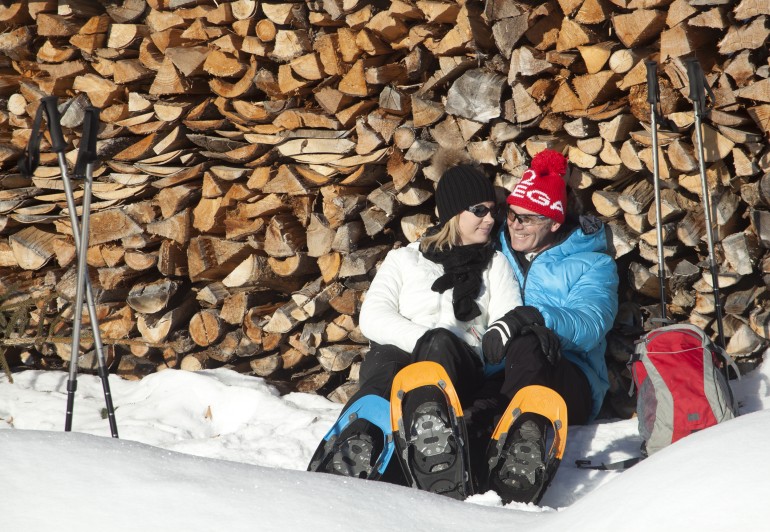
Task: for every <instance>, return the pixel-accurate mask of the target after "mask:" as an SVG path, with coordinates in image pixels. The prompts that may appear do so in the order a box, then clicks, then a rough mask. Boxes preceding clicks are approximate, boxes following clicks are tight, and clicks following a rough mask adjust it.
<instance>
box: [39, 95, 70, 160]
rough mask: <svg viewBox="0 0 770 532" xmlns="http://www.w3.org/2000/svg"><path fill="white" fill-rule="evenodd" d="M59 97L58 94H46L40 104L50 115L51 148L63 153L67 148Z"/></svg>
mask: <svg viewBox="0 0 770 532" xmlns="http://www.w3.org/2000/svg"><path fill="white" fill-rule="evenodd" d="M57 101H58V98H57V97H56V96H46V97H45V98H43V99H42V100H40V104H41V105H42V106H43V108H44V109H45V113H46V114H47V115H48V131H49V132H50V133H51V149H52V150H53V151H54V152H55V153H62V152H63V151H64V150H65V149H66V148H67V143H66V142H64V135H63V134H62V131H61V115H60V114H59V108H58V107H57Z"/></svg>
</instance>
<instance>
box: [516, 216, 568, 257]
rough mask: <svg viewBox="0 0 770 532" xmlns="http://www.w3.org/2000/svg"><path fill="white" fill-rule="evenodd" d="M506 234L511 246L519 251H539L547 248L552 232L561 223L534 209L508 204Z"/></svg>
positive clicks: (551, 238) (550, 241) (551, 239)
mask: <svg viewBox="0 0 770 532" xmlns="http://www.w3.org/2000/svg"><path fill="white" fill-rule="evenodd" d="M506 223H507V224H508V234H509V235H510V237H511V247H512V248H513V249H514V250H515V251H520V252H521V253H533V252H539V251H542V250H544V249H546V248H548V247H549V246H550V245H551V243H552V241H553V234H554V233H555V232H556V231H557V230H558V229H559V227H561V224H560V223H558V222H555V221H553V220H551V219H550V218H548V217H547V216H543V215H541V214H537V213H536V212H534V211H530V210H527V209H522V208H521V207H514V206H513V205H508V216H507V218H506Z"/></svg>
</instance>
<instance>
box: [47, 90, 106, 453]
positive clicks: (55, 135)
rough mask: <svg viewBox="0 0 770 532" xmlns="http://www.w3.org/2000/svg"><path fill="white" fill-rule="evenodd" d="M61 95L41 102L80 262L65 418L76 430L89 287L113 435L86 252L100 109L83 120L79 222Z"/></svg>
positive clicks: (68, 426)
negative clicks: (66, 155) (79, 360)
mask: <svg viewBox="0 0 770 532" xmlns="http://www.w3.org/2000/svg"><path fill="white" fill-rule="evenodd" d="M56 101H57V98H56V97H55V96H48V97H46V98H43V99H42V100H41V105H43V106H45V111H46V113H47V115H48V130H49V132H50V134H51V149H52V150H53V151H54V152H55V153H56V155H57V157H58V161H59V169H60V170H61V175H62V182H63V183H64V195H65V197H66V199H67V208H68V209H69V215H70V223H71V225H72V238H73V240H74V241H75V251H76V252H77V256H78V264H77V283H76V285H75V315H74V316H73V323H72V349H71V353H70V367H69V380H68V381H67V412H66V417H65V421H64V430H65V431H67V432H69V431H71V430H72V412H73V410H74V406H75V391H76V390H77V368H78V363H77V357H78V352H79V351H80V325H81V316H82V312H83V288H85V296H86V304H87V308H88V315H89V317H90V319H91V329H92V334H93V337H94V350H95V351H96V359H97V362H98V366H99V370H98V371H99V377H100V378H101V381H102V388H103V389H104V401H105V403H106V406H107V416H108V418H109V423H110V432H111V433H112V437H113V438H117V437H118V426H117V423H116V421H115V408H114V407H113V404H112V394H111V392H110V382H109V371H108V369H107V367H106V363H105V360H104V349H103V346H102V337H101V334H100V332H99V321H98V318H97V314H96V305H95V303H94V295H93V289H92V287H91V280H90V279H89V278H88V276H87V275H86V265H87V260H86V255H87V253H88V230H89V217H90V209H91V182H92V181H93V166H94V163H95V162H96V133H97V129H98V127H99V110H98V109H97V108H95V107H88V108H86V110H85V119H84V121H83V135H82V137H81V141H80V148H79V150H78V159H77V163H76V165H75V171H76V173H78V172H79V169H81V171H82V169H83V168H85V181H84V194H83V205H82V207H83V214H82V218H83V223H82V228H81V224H80V223H78V217H77V211H76V208H75V196H74V195H73V192H72V184H71V182H70V178H69V174H68V172H67V160H66V159H65V158H64V150H65V148H66V146H67V145H66V143H65V142H64V135H63V134H62V130H61V116H60V115H59V109H58V108H57V106H56Z"/></svg>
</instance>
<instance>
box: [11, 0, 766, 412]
mask: <svg viewBox="0 0 770 532" xmlns="http://www.w3.org/2000/svg"><path fill="white" fill-rule="evenodd" d="M768 19H770V5H769V4H768V3H767V2H766V1H765V0H741V1H734V2H725V1H723V0H673V1H672V0H559V1H554V0H551V1H549V2H544V3H543V2H525V1H515V0H488V1H486V2H480V1H471V0H466V1H460V2H455V1H437V0H383V1H381V2H364V1H361V0H297V1H292V2H278V1H273V2H257V1H256V0H235V1H224V0H112V1H110V2H90V1H86V0H59V1H56V0H19V1H16V2H11V3H10V5H8V6H6V5H4V4H0V28H1V29H2V32H0V69H1V70H0V98H2V102H1V104H0V163H1V164H2V173H0V234H2V235H3V238H2V240H0V268H2V273H1V275H0V300H2V307H0V313H4V314H3V316H4V317H5V318H7V319H6V322H7V323H8V327H6V334H5V337H4V339H3V342H4V343H3V345H4V346H13V349H14V352H15V353H17V354H18V355H19V356H20V357H21V359H22V360H23V361H25V362H27V363H28V364H33V363H39V364H41V365H43V366H45V367H56V366H57V364H58V365H59V366H60V365H61V364H62V363H63V362H64V361H68V360H69V359H70V357H71V353H70V346H69V344H68V342H67V337H68V334H69V327H70V326H71V320H72V299H73V295H74V288H73V286H74V268H75V263H76V257H75V249H74V244H73V239H72V227H71V226H70V222H69V216H68V212H67V207H66V203H65V201H64V199H65V197H64V191H63V185H62V179H61V172H60V170H59V167H58V165H57V160H56V156H55V154H52V153H50V146H49V145H48V144H47V143H46V141H45V140H44V141H43V154H42V157H41V165H40V167H39V168H38V169H37V171H36V172H35V174H34V176H32V177H31V178H27V177H24V176H21V175H19V174H18V173H17V172H16V169H15V165H16V162H17V161H18V159H19V157H20V154H21V152H22V150H23V149H24V148H25V146H26V145H27V141H28V139H29V138H30V134H31V132H32V128H33V119H34V117H35V113H36V111H37V107H38V105H39V102H40V99H41V98H42V97H44V96H47V95H56V96H59V97H60V100H59V101H60V103H61V106H60V110H61V112H62V125H63V127H64V132H65V137H66V140H67V141H68V143H69V146H68V150H67V154H66V159H67V160H68V161H69V162H70V164H72V163H73V162H74V158H75V157H76V155H77V147H78V145H79V140H80V134H81V129H82V121H83V109H84V108H85V107H86V106H88V105H94V106H97V107H99V108H100V109H101V121H102V128H101V129H100V132H99V142H98V151H99V157H100V163H99V166H98V167H97V169H96V171H95V182H94V186H93V194H94V202H93V204H92V214H91V234H90V242H89V250H88V260H89V265H90V266H91V269H90V275H91V281H92V283H93V286H94V288H95V291H96V293H97V297H98V314H99V320H100V323H101V328H102V335H103V336H104V338H105V343H106V344H107V345H108V347H109V348H110V349H109V352H110V356H111V357H112V356H114V366H113V368H114V371H116V372H117V373H119V374H121V375H123V376H125V377H127V378H138V377H141V376H142V375H146V374H147V373H149V372H152V371H156V370H158V369H162V368H182V369H193V370H194V369H200V368H210V367H218V366H222V365H230V366H231V367H234V368H236V369H238V370H239V371H244V372H251V373H254V374H256V375H259V376H263V377H267V378H271V379H276V380H279V381H282V382H284V383H287V384H288V385H289V386H288V387H289V388H291V389H297V390H301V391H319V392H320V393H325V394H327V395H330V397H333V398H335V399H337V400H345V399H346V398H347V397H348V396H349V394H350V392H351V390H353V389H354V388H355V381H356V379H357V368H358V365H359V363H360V360H361V359H362V357H364V356H365V354H366V351H367V349H368V346H367V340H366V338H364V337H363V336H362V335H361V333H360V331H359V329H358V326H357V316H358V311H359V309H360V305H361V302H362V300H363V298H364V297H365V294H366V290H367V287H368V286H369V283H370V282H371V279H372V277H373V275H374V274H375V272H376V269H377V264H378V262H379V261H380V260H381V259H382V258H383V257H384V255H385V254H386V253H387V252H388V250H390V249H392V248H393V247H395V246H400V245H405V244H407V243H409V242H412V241H415V240H416V239H418V238H419V237H420V235H421V234H422V233H423V232H424V231H425V229H426V228H427V227H429V226H430V224H431V223H432V222H433V221H434V220H435V216H434V202H433V191H434V187H435V183H436V181H437V180H438V179H439V177H440V175H439V173H438V171H437V168H436V167H434V166H433V165H432V164H431V157H432V156H433V154H434V153H436V151H437V150H439V149H447V150H465V151H467V152H468V154H469V155H470V156H471V157H472V158H473V159H475V160H476V161H478V162H479V163H481V164H482V165H484V167H485V168H486V169H487V170H488V172H489V174H490V175H491V176H494V178H495V183H496V184H497V185H499V186H500V187H502V188H505V189H508V190H510V189H511V188H512V186H513V185H514V184H515V183H516V181H517V179H519V178H520V176H521V174H522V173H523V171H524V170H525V169H526V167H527V164H528V162H529V160H530V159H531V157H532V156H533V155H534V154H535V153H537V152H539V151H541V150H542V149H544V148H552V149H556V150H560V151H563V152H564V153H565V154H567V155H568V157H569V160H570V162H571V169H572V170H571V173H570V175H569V176H568V181H569V184H570V185H571V188H572V190H573V191H574V196H575V200H576V203H577V204H579V205H582V207H583V208H584V209H586V210H588V211H594V212H596V213H598V214H599V215H600V216H601V217H602V218H603V219H604V220H605V221H607V222H608V226H609V228H610V229H611V234H612V240H613V253H614V256H615V258H616V259H617V261H618V264H619V269H620V272H621V277H622V280H623V288H622V293H621V300H623V301H627V302H634V303H638V304H640V305H641V315H642V318H649V317H654V315H655V314H656V312H659V311H656V306H655V302H656V298H657V295H658V285H657V283H658V277H657V260H658V258H657V251H656V246H657V237H656V231H655V208H654V205H653V181H652V173H651V172H652V167H653V154H652V148H651V133H650V108H649V104H648V103H647V87H646V69H645V60H647V59H654V60H656V61H658V62H659V64H660V84H661V96H662V98H661V100H662V101H661V107H662V109H661V110H662V113H663V116H664V117H665V119H666V120H665V123H664V127H665V131H661V133H660V136H659V138H660V142H659V153H658V159H659V161H660V174H661V177H662V179H663V194H662V201H663V205H662V211H663V223H664V226H663V237H664V239H665V240H664V243H663V244H664V252H665V262H666V264H665V266H666V270H667V272H668V289H669V292H668V293H669V303H670V304H669V312H670V314H671V315H673V316H674V317H675V319H679V320H689V321H691V322H693V323H696V324H697V325H700V326H702V327H704V328H706V329H707V330H709V331H711V332H713V331H714V327H713V323H712V322H713V319H714V314H715V301H714V297H713V292H712V287H711V286H710V282H711V277H710V274H709V272H708V268H707V266H706V264H705V263H704V259H705V258H706V257H707V250H706V245H705V222H704V213H703V209H702V202H701V198H700V195H701V185H700V174H699V170H698V151H697V149H696V146H697V144H696V142H695V131H694V125H693V124H694V115H693V110H692V104H691V102H690V101H689V100H688V99H687V95H688V90H689V86H688V80H687V75H686V69H685V68H684V66H683V65H684V63H683V60H684V59H686V58H688V57H697V58H698V59H699V60H700V62H701V64H702V66H703V70H704V72H705V73H706V77H707V82H708V85H709V86H710V87H711V88H712V89H713V93H714V94H713V97H712V98H710V99H709V103H710V105H711V106H712V107H713V109H712V110H711V111H710V113H709V115H708V117H707V118H706V119H705V121H704V125H703V138H704V144H705V161H706V165H707V178H708V182H709V185H710V188H711V191H712V193H713V199H712V204H713V205H714V210H715V213H714V214H715V215H714V217H713V219H714V222H715V234H716V236H717V241H718V246H717V248H718V249H717V253H718V257H719V263H720V268H721V274H720V276H719V282H720V287H721V289H722V292H723V294H724V296H725V302H724V303H725V306H724V308H725V313H726V319H725V329H726V334H727V336H728V338H729V344H728V350H729V351H730V352H731V353H732V354H733V355H734V356H736V357H749V358H750V357H752V356H753V357H756V355H757V353H759V352H760V351H761V349H762V348H763V347H764V346H765V345H766V343H767V339H768V338H770V328H769V327H768V323H770V317H769V316H770V313H768V311H767V310H766V309H765V307H766V305H765V296H764V293H765V287H766V284H767V280H770V277H768V274H770V253H768V248H770V229H768V226H769V225H770V149H768V142H767V139H768V135H770V63H769V61H768V47H767V42H768V36H769V35H770V24H769V23H768ZM79 184H80V182H79V181H76V185H78V186H77V187H76V188H77V190H76V196H77V200H78V202H79V201H80V198H81V197H82V188H80V187H79ZM624 308H627V307H624ZM639 310H640V309H639V308H637V311H639ZM11 316H13V319H10V317H11ZM623 316H624V317H627V313H624V314H623ZM632 321H633V320H632ZM636 321H637V322H638V321H639V320H636ZM643 321H644V322H649V320H647V319H645V320H643ZM84 323H87V318H86V317H84ZM83 342H84V351H86V352H88V350H89V347H90V346H89V339H88V337H87V336H86V337H85V338H84V340H83ZM628 348H629V347H628V342H627V341H624V340H623V338H622V337H620V336H619V337H618V339H615V340H613V341H611V342H610V349H609V353H608V357H609V359H611V360H614V359H616V360H618V361H621V360H622V361H623V362H624V361H625V357H627V352H628ZM91 358H92V357H89V356H82V357H81V360H80V363H81V365H85V366H87V365H89V364H92V362H90V360H91ZM57 361H58V363H57Z"/></svg>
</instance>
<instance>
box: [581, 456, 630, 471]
mask: <svg viewBox="0 0 770 532" xmlns="http://www.w3.org/2000/svg"><path fill="white" fill-rule="evenodd" d="M642 460H644V457H643V456H637V457H635V458H628V459H626V460H621V461H620V462H611V463H609V464H605V463H601V464H599V465H593V464H592V463H591V460H575V465H576V466H577V468H578V469H593V470H594V471H625V470H626V469H629V468H630V467H632V466H634V465H636V464H638V463H639V462H641V461H642Z"/></svg>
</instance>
